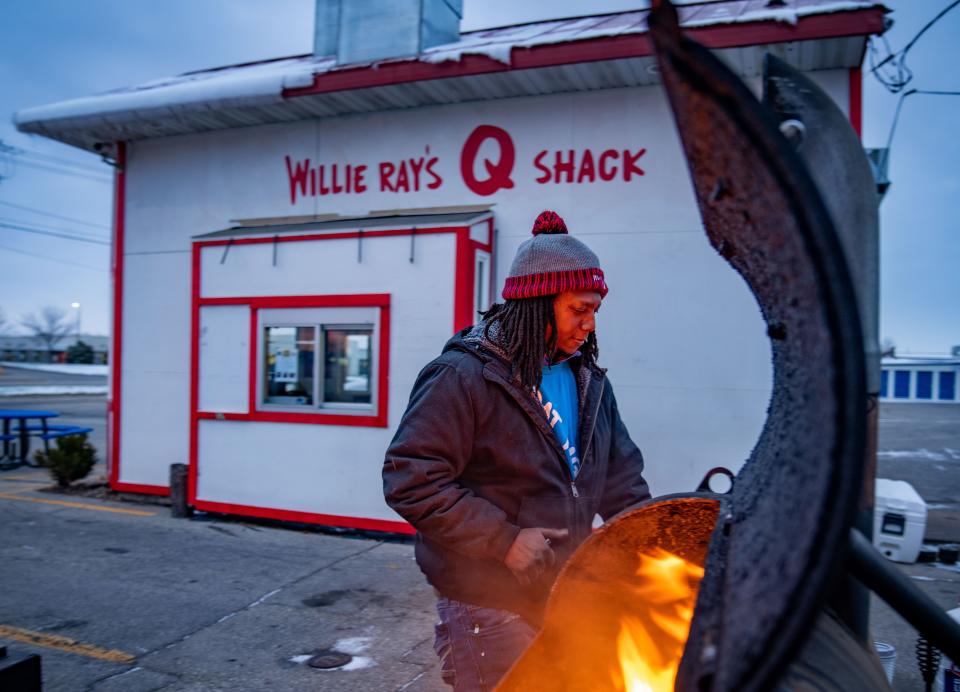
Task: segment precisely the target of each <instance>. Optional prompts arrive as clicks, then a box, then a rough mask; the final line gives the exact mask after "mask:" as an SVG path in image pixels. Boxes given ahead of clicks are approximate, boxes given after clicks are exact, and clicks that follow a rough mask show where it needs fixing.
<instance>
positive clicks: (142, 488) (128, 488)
mask: <svg viewBox="0 0 960 692" xmlns="http://www.w3.org/2000/svg"><path fill="white" fill-rule="evenodd" d="M110 487H111V489H113V490H116V491H117V492H121V493H140V494H141V495H169V494H170V488H168V487H167V486H165V485H147V484H146V483H120V482H117V483H111V484H110Z"/></svg>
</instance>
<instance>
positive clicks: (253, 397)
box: [193, 304, 260, 414]
mask: <svg viewBox="0 0 960 692" xmlns="http://www.w3.org/2000/svg"><path fill="white" fill-rule="evenodd" d="M259 319H260V310H259V309H258V308H257V306H256V305H253V304H250V374H249V375H248V376H247V380H248V381H247V413H248V414H253V413H254V412H255V411H256V410H257V384H258V381H259V378H258V377H257V360H258V359H259V357H260V356H259V354H258V353H257V351H258V349H259V346H260V340H259V339H258V338H257V337H258V336H259V334H258V330H257V320H259ZM198 408H199V407H194V409H193V410H194V411H196V410H197V409H198Z"/></svg>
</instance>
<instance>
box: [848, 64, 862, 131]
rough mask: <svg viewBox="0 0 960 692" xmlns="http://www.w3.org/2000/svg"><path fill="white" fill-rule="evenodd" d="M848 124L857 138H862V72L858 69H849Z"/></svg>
mask: <svg viewBox="0 0 960 692" xmlns="http://www.w3.org/2000/svg"><path fill="white" fill-rule="evenodd" d="M850 124H851V125H853V129H854V131H855V132H856V133H857V137H860V138H861V139H862V138H863V131H862V127H863V71H862V70H861V69H860V68H859V67H854V68H851V69H850Z"/></svg>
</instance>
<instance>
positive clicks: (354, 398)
mask: <svg viewBox="0 0 960 692" xmlns="http://www.w3.org/2000/svg"><path fill="white" fill-rule="evenodd" d="M259 313H260V314H259V340H260V344H259V348H258V352H259V353H260V354H261V355H260V358H259V363H258V380H259V383H260V384H259V388H258V396H257V408H258V410H261V411H290V412H300V413H310V412H323V413H343V414H351V413H353V414H358V415H370V414H371V413H372V412H373V411H374V408H375V405H376V400H377V381H378V377H377V374H378V368H379V367H380V364H379V363H378V362H377V348H376V344H377V343H379V330H380V324H379V310H378V309H376V308H288V309H266V310H260V311H259Z"/></svg>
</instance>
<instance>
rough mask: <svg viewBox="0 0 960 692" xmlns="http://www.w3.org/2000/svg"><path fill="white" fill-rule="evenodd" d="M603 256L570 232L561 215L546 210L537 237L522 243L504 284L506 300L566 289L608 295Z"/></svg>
mask: <svg viewBox="0 0 960 692" xmlns="http://www.w3.org/2000/svg"><path fill="white" fill-rule="evenodd" d="M607 290H608V289H607V284H606V282H605V281H604V280H603V271H602V270H601V269H600V260H598V259H597V256H596V255H595V254H594V253H593V251H592V250H591V249H590V248H588V247H587V246H586V245H584V244H583V243H582V242H580V241H579V240H577V239H576V238H574V237H573V236H572V235H569V234H568V233H567V224H565V223H564V222H563V219H561V218H560V215H559V214H557V213H556V212H553V211H545V212H542V213H541V214H540V216H538V217H537V220H536V221H535V222H534V224H533V237H532V238H530V240H526V241H524V242H523V243H521V244H520V247H519V248H517V255H516V257H514V258H513V264H511V265H510V273H509V274H508V275H507V280H506V282H505V283H504V286H503V297H504V298H505V299H506V300H515V299H518V298H536V297H537V296H550V295H554V294H557V293H563V292H564V291H597V292H599V293H600V297H601V298H603V297H605V296H606V295H607Z"/></svg>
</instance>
